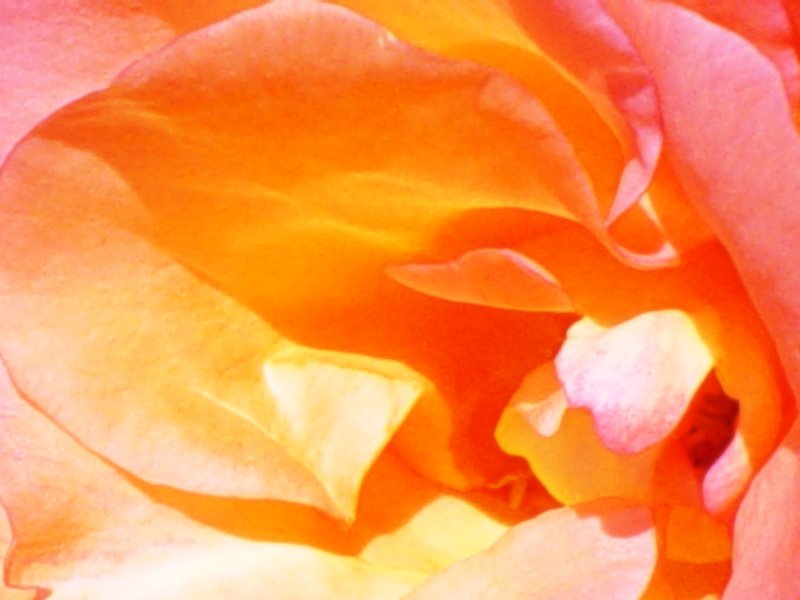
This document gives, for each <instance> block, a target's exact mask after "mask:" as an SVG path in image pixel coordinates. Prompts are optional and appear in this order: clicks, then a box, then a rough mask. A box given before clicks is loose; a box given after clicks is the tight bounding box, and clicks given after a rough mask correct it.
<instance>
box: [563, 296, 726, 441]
mask: <svg viewBox="0 0 800 600" xmlns="http://www.w3.org/2000/svg"><path fill="white" fill-rule="evenodd" d="M555 364H556V370H557V372H558V377H559V379H560V381H561V383H562V385H563V386H564V392H565V394H566V396H567V401H568V402H569V404H570V406H573V407H578V408H588V409H589V410H590V411H591V412H592V415H593V416H594V419H595V424H596V427H597V432H598V435H599V436H600V438H601V439H602V440H603V443H604V444H605V445H606V446H607V447H608V448H609V449H611V450H613V451H615V452H622V453H636V452H641V451H642V450H645V449H646V448H648V447H650V446H652V445H654V444H657V443H658V442H660V441H662V440H663V439H664V438H665V437H667V436H668V435H669V434H670V433H671V432H672V431H673V430H674V429H675V427H676V426H677V424H678V423H679V422H680V420H681V419H682V418H683V415H684V413H685V412H686V409H687V408H688V407H689V404H690V402H691V400H692V397H693V396H694V393H695V391H696V390H697V389H698V388H699V387H700V384H702V382H703V380H704V379H705V377H706V375H707V374H708V372H709V371H710V370H711V368H712V367H713V364H714V362H713V358H712V356H711V354H710V352H709V350H708V348H707V347H706V346H705V344H704V343H703V341H702V339H701V338H700V336H699V334H698V332H697V330H696V329H695V327H694V324H693V323H692V320H691V319H690V318H689V317H688V316H687V315H686V314H685V313H683V312H680V311H677V310H665V311H658V312H651V313H644V314H642V315H639V316H637V317H634V318H633V319H631V320H630V321H626V322H624V323H621V324H619V325H616V326H614V327H611V328H605V327H602V326H600V325H598V324H596V323H595V322H593V321H591V320H590V319H583V320H582V321H579V322H578V323H576V324H575V325H573V326H572V327H571V328H570V330H569V332H568V334H567V339H566V341H565V342H564V345H563V346H562V348H561V350H560V351H559V353H558V356H556V359H555Z"/></svg>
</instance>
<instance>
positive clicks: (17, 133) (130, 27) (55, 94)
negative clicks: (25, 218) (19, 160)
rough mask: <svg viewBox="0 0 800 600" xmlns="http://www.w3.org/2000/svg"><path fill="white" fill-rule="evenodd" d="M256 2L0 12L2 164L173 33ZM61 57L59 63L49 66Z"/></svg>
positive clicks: (26, 7)
mask: <svg viewBox="0 0 800 600" xmlns="http://www.w3.org/2000/svg"><path fill="white" fill-rule="evenodd" d="M257 4H259V2H258V0H213V1H210V2H203V3H202V5H198V6H193V7H192V8H191V9H189V8H187V6H186V4H185V3H183V2H164V1H162V0H156V1H150V0H141V1H140V0H126V1H124V2H114V3H113V4H112V3H107V2H98V1H95V0H68V1H62V0H33V1H30V2H4V3H3V4H2V6H0V64H2V65H3V68H2V69H0V164H2V163H3V161H4V159H5V158H6V155H7V153H8V152H9V151H10V150H11V148H12V147H13V145H14V143H16V142H17V141H18V140H19V139H20V138H21V137H22V136H23V135H24V134H25V133H27V132H28V131H29V130H30V129H32V128H33V126H34V125H36V124H37V123H38V122H39V121H40V120H41V119H43V118H45V117H47V116H48V115H49V114H50V113H51V112H53V111H54V110H56V109H58V108H60V107H61V106H63V105H64V104H66V103H67V102H69V101H71V100H74V99H75V98H78V97H80V96H82V95H84V94H86V93H89V92H92V91H94V90H97V89H100V88H103V87H105V86H106V85H107V84H108V83H109V82H110V81H111V79H112V78H113V77H114V76H115V75H116V74H117V73H118V72H119V71H120V70H122V68H124V67H126V66H127V65H128V64H129V63H130V62H132V61H133V60H135V59H138V58H140V57H141V56H144V55H145V54H147V53H148V52H151V51H153V50H155V49H157V48H159V47H160V46H163V45H164V44H166V43H168V42H169V41H171V40H172V39H173V38H174V37H175V36H176V35H180V34H182V33H185V32H186V31H190V30H193V29H197V28H199V27H202V26H205V25H209V24H211V23H213V22H215V21H217V20H219V19H221V18H224V17H227V16H229V15H232V14H234V13H235V12H237V11H240V10H244V9H245V8H249V7H252V6H256V5H257ZM54 57H58V60H54Z"/></svg>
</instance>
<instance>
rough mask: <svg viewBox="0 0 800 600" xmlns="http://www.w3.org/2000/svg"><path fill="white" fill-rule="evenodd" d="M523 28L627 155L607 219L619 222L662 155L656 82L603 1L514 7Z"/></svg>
mask: <svg viewBox="0 0 800 600" xmlns="http://www.w3.org/2000/svg"><path fill="white" fill-rule="evenodd" d="M511 6H512V8H513V10H514V11H515V12H516V13H517V15H518V18H519V19H520V22H521V24H522V26H523V27H524V28H525V29H526V31H528V32H529V33H530V35H531V37H532V38H533V40H534V41H535V42H536V44H537V45H538V46H539V47H541V48H542V49H543V50H544V51H545V52H546V53H547V54H548V55H549V56H551V57H552V58H553V59H554V60H555V61H556V62H557V63H558V64H559V65H560V66H561V67H563V68H566V69H567V70H569V71H570V73H571V74H572V75H573V76H574V77H575V78H576V79H577V80H578V81H579V82H580V83H581V84H582V86H583V88H584V89H585V90H586V91H587V92H588V93H589V94H591V95H592V99H593V100H594V102H595V106H596V107H597V109H598V110H599V111H600V113H601V114H602V115H603V116H604V118H605V119H606V120H607V121H608V122H609V123H610V124H611V125H612V126H613V128H614V129H615V131H616V132H617V134H618V135H619V137H620V139H621V141H622V143H623V145H624V147H625V151H626V154H627V161H626V166H625V169H624V170H623V171H622V176H621V178H620V183H619V188H618V190H617V194H616V197H615V199H614V203H613V205H612V206H611V209H610V211H609V214H608V220H609V221H614V220H615V219H616V218H617V217H618V216H619V215H621V214H622V213H624V212H625V211H626V210H628V209H629V208H630V207H631V206H633V205H634V204H635V203H637V202H638V201H639V200H640V198H641V197H642V195H643V194H644V193H645V191H646V190H647V187H648V185H649V183H650V180H651V178H652V177H653V173H654V171H655V167H656V163H657V162H658V157H659V154H660V152H661V142H662V139H661V124H660V121H659V118H660V115H659V107H658V98H657V95H656V90H655V85H654V82H653V78H652V76H651V74H650V73H649V71H648V69H647V67H646V65H645V64H644V63H643V61H642V59H641V57H640V56H639V54H638V52H637V51H636V48H635V46H634V45H633V44H631V42H630V40H629V39H628V37H627V35H626V34H625V32H624V31H623V30H622V29H621V28H620V27H619V26H618V25H617V24H616V23H615V22H614V20H613V19H612V18H611V17H610V16H609V15H608V13H607V11H606V8H605V7H604V6H603V3H602V2H600V1H599V0H590V1H588V2H587V1H585V0H569V1H567V2H564V1H563V0H552V1H546V2H539V3H537V4H536V5H532V4H530V3H527V2H521V1H514V2H511Z"/></svg>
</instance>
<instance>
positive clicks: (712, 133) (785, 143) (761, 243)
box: [610, 0, 800, 397]
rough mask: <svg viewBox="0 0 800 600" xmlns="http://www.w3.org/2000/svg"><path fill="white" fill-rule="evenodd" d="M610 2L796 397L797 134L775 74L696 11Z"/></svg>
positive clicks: (799, 317) (675, 151) (799, 376)
mask: <svg viewBox="0 0 800 600" xmlns="http://www.w3.org/2000/svg"><path fill="white" fill-rule="evenodd" d="M610 5H613V6H614V7H615V9H614V14H615V15H616V17H617V19H618V20H619V21H620V22H621V23H622V24H623V25H624V26H625V27H626V29H627V31H628V33H629V34H630V35H631V38H632V39H633V40H634V43H635V44H636V45H637V46H638V47H639V50H640V52H641V53H642V55H643V56H644V58H645V60H646V61H647V63H648V64H649V65H650V68H651V69H652V70H653V73H654V76H655V78H656V82H657V85H658V90H659V97H660V98H661V103H662V108H663V112H664V123H665V126H666V133H667V138H668V141H669V144H670V151H671V157H672V159H673V161H674V163H675V165H676V170H677V172H678V174H679V176H680V177H681V180H682V182H683V184H684V186H685V187H686V189H687V191H688V192H689V193H690V196H691V198H692V200H693V201H694V202H695V203H696V205H697V207H698V209H699V210H700V211H701V213H702V214H703V215H704V217H705V218H706V220H707V221H708V222H709V223H710V224H711V225H712V227H713V228H714V229H715V231H716V233H717V235H718V236H719V238H720V239H721V240H722V242H723V243H724V244H725V246H726V247H727V248H728V250H729V252H730V253H731V256H732V257H733V260H734V262H735V263H736V265H737V268H738V269H739V272H740V273H741V275H742V279H743V280H744V282H745V284H746V286H747V288H748V290H749V292H750V294H751V296H752V298H753V301H754V303H755V304H756V306H757V308H758V309H759V311H760V313H761V315H762V317H763V319H764V321H765V323H766V325H767V327H768V328H769V330H770V332H771V333H772V336H773V338H774V339H775V341H776V344H777V346H778V350H779V353H780V355H781V359H782V361H783V363H784V365H785V367H786V370H787V373H788V376H789V379H790V382H791V384H792V387H793V389H794V391H795V396H796V397H797V396H798V392H799V391H800V350H799V349H798V348H800V338H798V335H800V334H798V332H800V306H798V303H797V298H798V297H800V270H798V269H797V268H796V267H795V261H793V258H792V257H794V256H796V255H797V254H798V253H799V252H800V247H798V243H800V242H798V240H800V235H799V234H798V232H800V210H798V207H797V202H796V201H795V200H796V198H797V197H798V196H800V171H798V170H797V169H796V168H795V165H797V164H800V138H798V134H797V130H796V129H795V127H794V123H793V121H792V114H791V110H790V107H789V105H788V102H787V99H786V95H785V92H784V88H783V85H782V81H781V79H780V76H779V74H778V72H777V71H776V70H775V68H774V66H773V65H772V64H771V63H770V62H769V61H768V60H767V59H766V58H765V57H764V56H763V55H761V54H760V53H759V52H758V51H757V50H755V49H754V48H753V47H752V46H751V45H750V44H748V43H746V42H745V41H744V40H742V39H741V38H740V37H738V36H736V35H734V34H732V33H730V32H728V31H725V30H723V29H721V28H719V27H717V26H715V25H712V24H711V23H709V22H707V21H705V20H703V19H701V18H700V17H698V16H697V15H696V14H693V13H690V12H688V11H686V10H684V9H681V8H678V7H675V6H673V5H669V4H662V3H655V4H654V3H648V2H639V1H638V0H631V1H629V0H624V1H623V0H620V1H615V2H612V3H610ZM687 65H689V66H690V68H687ZM698 90H702V92H700V93H699V92H698ZM698 94H699V95H698Z"/></svg>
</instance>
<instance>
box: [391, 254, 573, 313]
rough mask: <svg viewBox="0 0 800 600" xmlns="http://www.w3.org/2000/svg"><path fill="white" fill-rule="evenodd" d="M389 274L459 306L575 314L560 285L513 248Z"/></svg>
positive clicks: (393, 269)
mask: <svg viewBox="0 0 800 600" xmlns="http://www.w3.org/2000/svg"><path fill="white" fill-rule="evenodd" d="M388 273H389V275H390V276H391V277H392V278H393V279H394V280H395V281H398V282H399V283H402V284H403V285H405V286H408V287H410V288H411V289H414V290H417V291H419V292H422V293H425V294H428V295H431V296H434V297H437V298H442V299H445V300H452V301H454V302H467V303H469V304H479V305H483V306H492V307H495V308H504V309H509V310H530V311H541V312H572V310H573V307H572V303H571V302H570V299H569V296H567V295H566V294H565V293H564V291H563V290H562V289H561V286H560V285H559V283H558V281H557V280H556V279H555V278H554V277H553V276H552V275H551V274H550V273H548V272H547V271H546V270H545V269H544V268H543V267H542V266H541V265H539V264H537V263H536V262H535V261H533V260H531V259H530V258H527V257H526V256H523V255H522V254H519V253H517V252H514V251H513V250H500V249H494V248H484V249H480V250H472V251H470V252H467V253H466V254H464V255H462V256H460V257H459V258H457V259H456V260H454V261H451V262H449V263H444V264H430V265H427V264H406V265H398V266H395V267H391V268H390V269H389V271H388Z"/></svg>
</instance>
